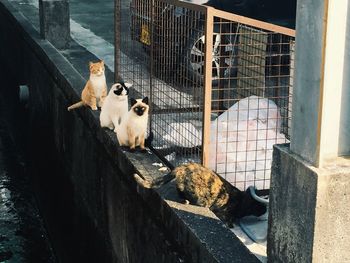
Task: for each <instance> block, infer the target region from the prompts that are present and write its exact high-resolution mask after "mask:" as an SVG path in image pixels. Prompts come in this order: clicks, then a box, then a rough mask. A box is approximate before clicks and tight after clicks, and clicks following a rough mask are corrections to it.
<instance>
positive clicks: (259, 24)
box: [213, 8, 295, 37]
mask: <svg viewBox="0 0 350 263" xmlns="http://www.w3.org/2000/svg"><path fill="white" fill-rule="evenodd" d="M213 16H217V17H220V18H222V19H227V20H231V21H235V22H237V23H241V24H245V25H248V26H252V27H256V28H259V29H264V30H267V31H271V32H275V33H280V34H283V35H287V36H291V37H295V30H293V29H290V28H287V27H283V26H278V25H274V24H270V23H267V22H263V21H260V20H256V19H253V18H249V17H245V16H240V15H236V14H232V13H228V12H225V11H221V10H218V9H215V8H214V9H213Z"/></svg>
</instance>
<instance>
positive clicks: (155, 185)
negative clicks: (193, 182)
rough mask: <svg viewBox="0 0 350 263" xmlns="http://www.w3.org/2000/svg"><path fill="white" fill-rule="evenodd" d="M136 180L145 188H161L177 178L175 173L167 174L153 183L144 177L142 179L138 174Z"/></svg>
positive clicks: (135, 176)
mask: <svg viewBox="0 0 350 263" xmlns="http://www.w3.org/2000/svg"><path fill="white" fill-rule="evenodd" d="M134 178H135V180H136V182H137V183H138V184H139V185H141V186H142V187H144V188H159V187H161V186H162V185H164V184H166V183H168V182H170V181H171V180H173V179H174V178H175V175H174V173H173V172H170V173H167V174H165V175H164V176H162V177H158V178H156V179H154V180H152V181H149V180H147V179H145V178H143V177H141V176H140V175H138V174H136V173H135V174H134Z"/></svg>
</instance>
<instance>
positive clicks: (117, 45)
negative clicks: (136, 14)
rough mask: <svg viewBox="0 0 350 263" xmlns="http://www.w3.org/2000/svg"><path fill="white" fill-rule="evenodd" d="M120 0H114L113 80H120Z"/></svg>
mask: <svg viewBox="0 0 350 263" xmlns="http://www.w3.org/2000/svg"><path fill="white" fill-rule="evenodd" d="M121 15H122V14H121V0H114V82H118V81H120V80H121V76H120V46H121V41H120V36H121Z"/></svg>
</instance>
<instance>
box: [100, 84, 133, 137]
mask: <svg viewBox="0 0 350 263" xmlns="http://www.w3.org/2000/svg"><path fill="white" fill-rule="evenodd" d="M131 86H132V84H130V83H116V84H114V85H113V86H112V87H111V89H110V91H109V93H108V96H107V97H106V99H105V101H104V103H103V106H102V108H101V114H100V124H101V127H107V128H109V129H111V130H113V129H116V127H117V126H118V125H120V123H121V121H122V118H124V117H126V115H127V113H128V108H129V106H128V94H129V88H130V87H131Z"/></svg>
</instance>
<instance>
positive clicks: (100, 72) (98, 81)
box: [68, 60, 107, 111]
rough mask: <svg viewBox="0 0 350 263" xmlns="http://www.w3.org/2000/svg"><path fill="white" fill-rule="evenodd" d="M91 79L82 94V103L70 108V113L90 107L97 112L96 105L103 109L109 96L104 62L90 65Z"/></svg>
mask: <svg viewBox="0 0 350 263" xmlns="http://www.w3.org/2000/svg"><path fill="white" fill-rule="evenodd" d="M89 67H90V78H89V80H88V81H87V82H86V84H85V87H84V89H83V91H82V92H81V101H79V102H77V103H75V104H73V105H71V106H69V107H68V111H70V110H72V109H76V108H79V107H82V106H86V105H87V106H90V108H91V109H93V110H97V107H96V103H97V102H98V103H97V105H98V106H99V107H102V104H103V101H104V99H105V97H106V96H107V84H106V76H105V66H104V61H103V60H101V61H99V62H96V63H93V62H90V63H89Z"/></svg>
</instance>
